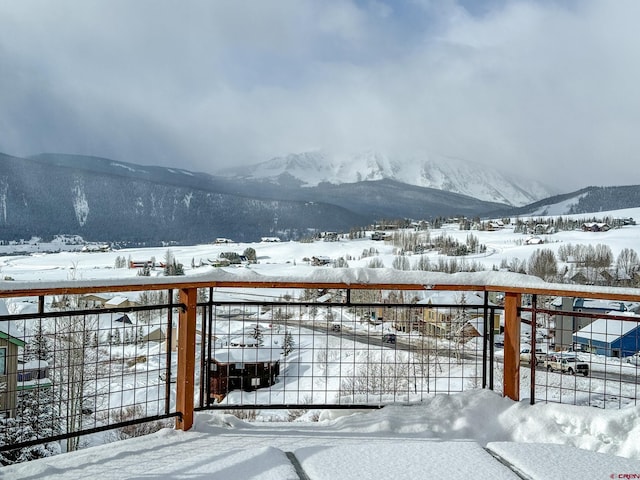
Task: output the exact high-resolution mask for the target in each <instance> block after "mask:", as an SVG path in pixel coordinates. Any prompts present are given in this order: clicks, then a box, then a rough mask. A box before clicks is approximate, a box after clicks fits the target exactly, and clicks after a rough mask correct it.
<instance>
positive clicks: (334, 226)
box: [0, 153, 640, 245]
mask: <svg viewBox="0 0 640 480" xmlns="http://www.w3.org/2000/svg"><path fill="white" fill-rule="evenodd" d="M636 206H640V186H626V187H624V186H623V187H587V188H585V189H582V190H579V191H577V192H572V193H567V194H561V195H557V196H554V197H549V198H547V199H544V200H541V201H538V202H534V203H532V204H529V205H527V206H524V207H518V208H514V207H511V206H509V205H506V204H503V203H495V202H486V201H482V200H478V199H476V198H473V197H470V196H467V195H462V194H458V193H452V192H446V191H443V190H439V189H434V188H427V187H420V186H415V185H408V184H405V183H401V182H399V181H397V180H394V179H390V178H382V179H379V180H366V181H360V182H356V183H339V184H333V183H329V182H320V183H318V184H317V185H316V186H306V187H303V186H301V180H300V179H299V178H296V177H294V176H293V175H292V174H291V173H289V172H283V173H281V174H280V175H279V176H278V177H275V178H274V177H263V178H256V179H247V178H240V177H221V176H214V175H209V174H206V173H198V172H191V171H188V170H184V169H180V168H169V167H159V166H145V165H138V164H133V163H128V162H121V161H116V160H112V159H108V158H103V157H90V156H83V155H68V154H40V155H35V156H33V157H24V158H23V157H15V156H11V155H6V154H2V153H0V240H3V241H9V240H18V239H28V238H30V237H32V236H39V237H47V236H48V237H53V236H55V235H61V234H69V235H80V236H82V237H83V238H85V239H87V240H90V241H106V242H111V241H123V242H132V243H135V244H138V245H140V244H145V245H159V244H165V243H166V242H178V243H183V244H194V243H203V242H204V243H208V242H211V241H213V240H214V239H215V238H217V237H225V238H231V239H235V240H236V241H259V240H260V238H261V237H263V236H279V237H280V238H281V239H283V240H298V239H301V238H307V237H310V236H313V235H314V234H315V233H317V232H320V231H341V232H348V231H351V230H353V229H359V228H364V227H367V226H369V225H372V224H374V223H376V222H378V221H380V220H397V219H411V220H432V219H435V218H437V217H453V216H465V217H467V218H500V217H509V216H511V217H513V216H522V215H543V214H545V212H546V214H549V215H563V214H568V213H586V211H587V210H590V211H602V210H616V209H621V208H629V207H636Z"/></svg>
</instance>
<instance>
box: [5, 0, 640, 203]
mask: <svg viewBox="0 0 640 480" xmlns="http://www.w3.org/2000/svg"><path fill="white" fill-rule="evenodd" d="M638 18H640V2H638V1H636V0H616V1H610V0H599V1H598V0H536V1H533V0H528V1H527V0H518V1H516V0H464V1H463V0H457V1H456V0H405V1H401V0H393V1H392V0H370V1H369V0H358V1H353V0H272V1H266V0H255V1H237V0H229V1H223V0H215V1H209V0H203V1H199V0H191V1H177V0H176V1H168V0H137V1H130V0H101V1H98V0H81V1H79V0H56V1H51V0H19V1H16V0H0V152H4V153H8V154H13V155H30V154H35V153H40V152H64V153H78V154H90V155H97V156H105V157H110V158H115V159H118V160H123V161H130V162H134V163H142V164H157V165H165V166H180V167H183V168H188V169H192V170H197V171H205V172H209V173H215V172H216V171H217V170H219V169H221V168H224V167H227V166H233V165H240V164H249V163H256V162H260V161H264V160H267V159H270V158H272V157H275V156H280V155H286V154H288V153H298V152H304V151H309V150H317V149H324V150H329V151H338V152H357V151H363V150H371V149H374V150H379V151H381V152H383V153H386V154H387V155H392V156H397V157H398V158H401V157H402V158H406V157H415V156H423V155H432V156H452V157H457V158H461V159H464V160H467V161H471V162H475V163H480V164H484V165H488V166H494V167H498V168H501V169H507V170H508V171H511V172H513V173H517V174H519V175H526V176H528V177H530V178H533V179H536V180H542V181H544V182H547V183H548V184H550V185H552V186H556V187H558V188H560V189H561V190H562V191H570V190H573V189H576V188H581V187H584V186H587V185H623V184H624V185H628V184H640V168H638V167H637V166H636V165H637V161H636V157H637V154H638V152H640V94H639V90H640V36H639V35H638V33H637V20H638Z"/></svg>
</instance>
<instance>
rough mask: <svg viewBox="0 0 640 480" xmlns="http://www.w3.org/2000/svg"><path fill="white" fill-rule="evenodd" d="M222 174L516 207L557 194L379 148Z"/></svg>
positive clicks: (479, 168)
mask: <svg viewBox="0 0 640 480" xmlns="http://www.w3.org/2000/svg"><path fill="white" fill-rule="evenodd" d="M220 174H221V175H225V176H230V177H236V178H243V179H247V180H258V179H262V180H270V181H272V182H280V181H283V180H284V179H285V178H286V179H287V183H290V182H291V179H292V178H293V179H296V180H297V181H299V182H300V185H301V186H304V187H313V186H317V185H319V184H320V183H323V182H326V183H331V184H334V185H339V184H344V183H357V182H364V181H377V180H395V181H397V182H400V183H405V184H408V185H414V186H418V187H426V188H434V189H437V190H443V191H447V192H453V193H459V194H462V195H467V196H470V197H473V198H477V199H479V200H484V201H488V202H497V203H503V204H507V205H512V206H522V205H527V204H530V203H533V202H536V201H538V200H541V199H543V198H547V197H549V196H551V195H553V194H555V193H557V192H554V191H552V190H551V189H550V188H548V187H546V186H545V185H542V184H541V183H539V182H534V181H530V180H526V179H520V178H517V177H514V176H510V175H505V174H504V173H502V172H500V171H498V170H496V169H493V168H490V167H486V166H484V165H479V164H475V163H471V162H465V161H463V160H460V159H457V158H451V157H436V156H427V157H411V158H399V157H393V158H392V157H390V156H387V155H385V154H382V153H380V152H376V151H368V152H363V153H358V154H354V155H347V154H331V153H327V152H322V151H318V152H306V153H300V154H290V155H287V156H286V157H276V158H273V159H271V160H268V161H266V162H262V163H259V164H256V165H251V166H245V167H238V168H233V169H227V170H224V171H222V172H220Z"/></svg>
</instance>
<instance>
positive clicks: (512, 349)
mask: <svg viewBox="0 0 640 480" xmlns="http://www.w3.org/2000/svg"><path fill="white" fill-rule="evenodd" d="M521 301H522V295H521V294H519V293H507V294H506V295H505V299H504V382H503V389H504V390H503V395H504V396H505V397H509V398H511V399H512V400H520V315H519V310H518V309H519V308H520V304H521V303H520V302H521Z"/></svg>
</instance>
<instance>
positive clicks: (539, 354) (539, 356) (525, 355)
mask: <svg viewBox="0 0 640 480" xmlns="http://www.w3.org/2000/svg"><path fill="white" fill-rule="evenodd" d="M546 357H547V355H546V354H545V353H544V352H543V351H542V349H541V348H536V353H535V361H536V363H537V362H544V361H545V359H546ZM520 361H521V362H527V363H530V362H531V347H530V346H526V347H522V348H521V349H520Z"/></svg>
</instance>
